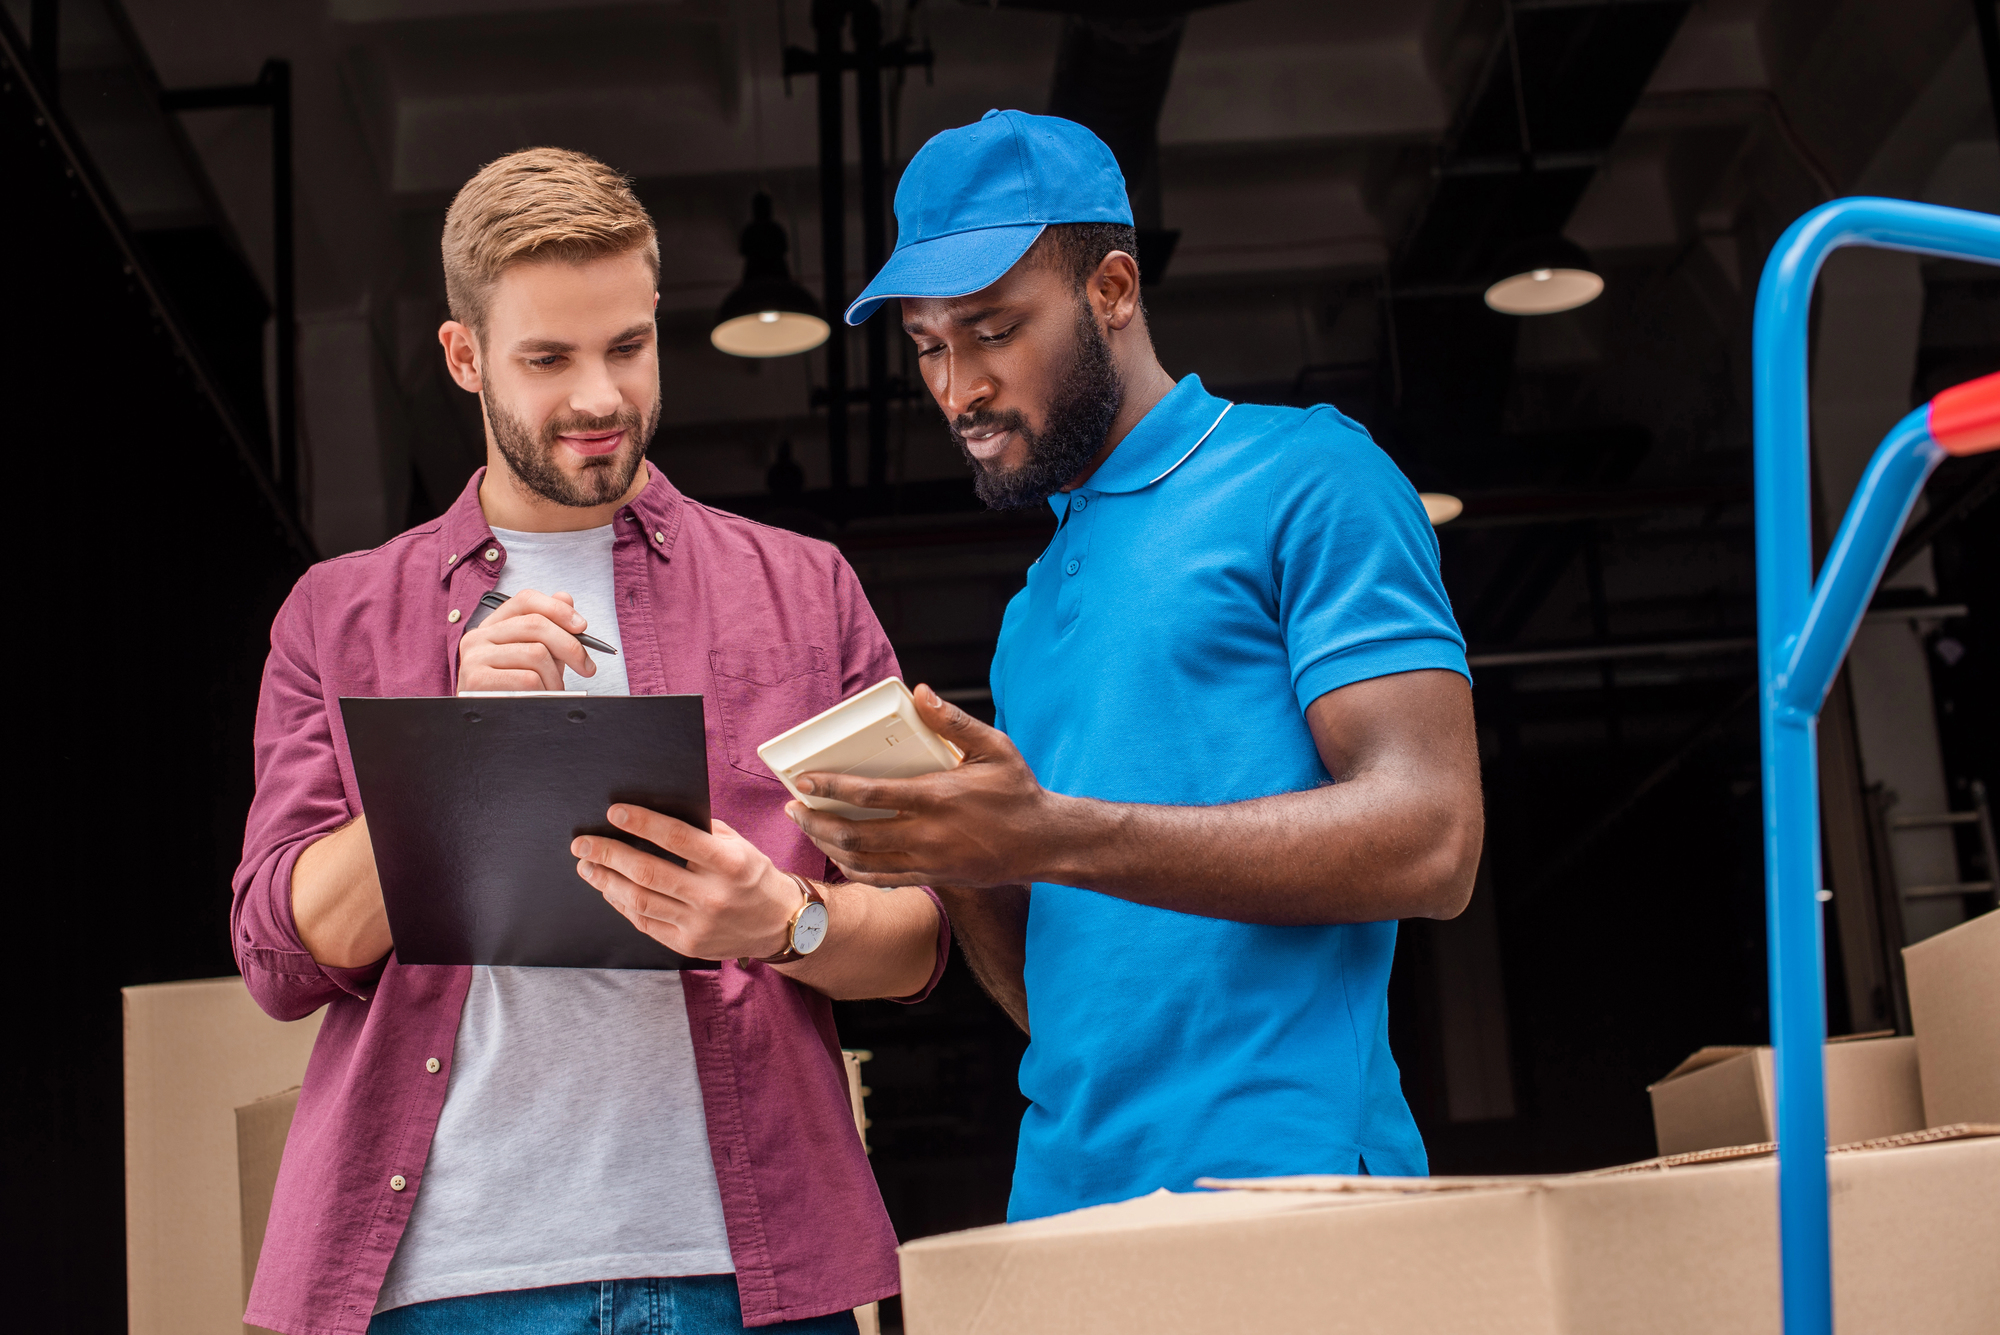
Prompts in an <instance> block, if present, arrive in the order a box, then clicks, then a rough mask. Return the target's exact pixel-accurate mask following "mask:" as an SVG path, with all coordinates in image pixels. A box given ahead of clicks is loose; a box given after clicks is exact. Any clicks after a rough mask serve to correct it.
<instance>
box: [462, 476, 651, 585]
mask: <svg viewBox="0 0 2000 1335" xmlns="http://www.w3.org/2000/svg"><path fill="white" fill-rule="evenodd" d="M646 472H647V474H648V477H647V480H646V485H645V487H644V489H643V490H641V491H640V492H639V494H638V495H637V496H634V497H633V498H632V502H631V504H629V505H626V506H623V507H621V508H620V509H619V510H618V513H617V514H616V515H615V516H613V518H612V521H611V522H612V523H614V524H617V523H627V522H629V523H636V524H638V525H639V526H640V528H641V529H642V530H643V531H644V535H645V544H646V547H647V549H648V550H649V551H651V552H652V553H653V554H654V555H655V556H658V557H660V558H662V559H666V558H667V556H668V554H669V553H671V552H672V551H673V549H674V540H675V539H676V538H678V537H679V536H680V531H681V510H682V507H683V506H684V505H685V504H686V498H685V497H684V496H682V495H681V493H680V491H679V490H678V489H677V488H676V487H675V486H674V484H673V483H671V482H669V481H667V475H666V474H665V473H663V472H661V471H660V466H659V465H658V464H656V463H653V462H652V461H651V460H648V461H647V463H646ZM485 479H486V469H485V468H484V467H483V466H482V467H480V468H477V469H474V470H473V473H472V480H471V481H469V482H467V483H466V484H465V490H464V491H462V492H460V493H459V494H458V499H457V500H456V501H453V502H452V505H451V508H450V509H449V510H447V511H445V512H444V518H443V519H442V521H441V522H440V524H439V526H438V537H439V541H438V552H437V568H438V580H439V582H440V583H446V582H449V581H450V579H451V576H452V572H454V571H456V570H458V569H459V568H460V567H461V566H464V565H466V564H467V563H468V561H469V559H470V558H472V557H473V555H474V554H475V553H477V552H479V551H480V550H482V549H483V547H484V545H485V544H488V543H491V542H492V541H493V526H492V525H491V524H489V523H487V522H486V511H485V510H483V509H481V508H480V505H479V484H480V483H481V482H483V481H485ZM628 516H629V518H628Z"/></svg>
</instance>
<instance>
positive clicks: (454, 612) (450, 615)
mask: <svg viewBox="0 0 2000 1335" xmlns="http://www.w3.org/2000/svg"><path fill="white" fill-rule="evenodd" d="M444 619H445V620H446V621H449V622H450V623H451V624H452V625H454V626H456V625H457V624H458V609H457V608H456V607H454V608H452V609H451V611H449V612H447V613H446V614H445V618H444Z"/></svg>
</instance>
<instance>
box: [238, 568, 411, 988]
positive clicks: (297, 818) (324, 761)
mask: <svg viewBox="0 0 2000 1335" xmlns="http://www.w3.org/2000/svg"><path fill="white" fill-rule="evenodd" d="M312 578H313V576H312V573H311V572H308V573H307V574H306V575H305V576H304V577H303V578H302V579H300V580H299V582H298V584H297V585H296V586H295V587H294V588H293V589H292V593H291V596H290V597H289V598H287V599H286V600H285V605H284V607H283V608H281V609H280V610H279V612H278V618H277V620H276V621H275V622H274V623H273V624H272V626H271V656H270V658H269V659H267V660H266V661H265V664H264V683H263V689H262V691H261V693H260V694H259V696H258V700H257V729H256V742H255V761H254V763H255V770H256V782H257V792H256V796H255V797H253V798H252V799H251V802H250V818H249V821H248V822H247V824H246V825H245V827H244V832H243V861H242V862H241V864H240V865H238V867H237V868H236V875H235V877H234V878H233V880H232V888H233V890H234V893H235V899H234V903H233V904H232V905H231V907H230V913H229V934H230V945H231V948H232V949H233V950H234V951H235V953H236V965H237V967H238V968H239V969H241V970H242V972H243V981H244V983H245V984H246V985H247V986H248V987H249V989H250V995H251V996H252V997H254V998H256V1001H257V1004H258V1005H259V1006H262V1007H263V1008H264V1009H265V1011H267V1012H268V1013H270V1014H271V1015H272V1016H274V1017H276V1018H277V1019H280V1020H296V1019H299V1018H301V1017H303V1016H306V1015H310V1014H311V1013H312V1012H313V1011H315V1010H318V1009H319V1008H320V1007H321V1006H324V1005H325V1004H326V1003H327V1002H329V1001H332V1000H333V999H335V998H336V997H338V996H340V995H341V994H342V993H352V994H353V995H356V996H366V995H367V993H366V991H364V989H365V988H367V987H368V986H369V985H370V984H371V983H372V982H373V981H374V979H375V977H376V976H377V975H379V974H380V972H381V966H380V965H379V964H377V965H375V966H373V967H371V968H367V969H333V968H326V967H322V966H321V965H320V964H319V963H317V962H316V961H315V960H314V959H313V957H312V955H311V953H310V952H308V951H307V950H306V948H305V943H304V942H303V941H301V940H300V939H299V931H298V926H297V925H296V924H295V923H294V922H293V921H292V869H293V867H294V866H296V865H297V863H298V860H299V854H301V853H303V852H304V851H305V850H306V848H307V847H308V846H309V845H311V844H312V843H313V842H314V841H315V840H317V839H320V838H322V837H324V836H326V835H328V834H331V833H332V832H333V831H335V830H337V829H339V828H340V827H341V826H343V825H345V824H347V823H348V822H349V821H350V820H352V819H354V817H355V816H356V815H357V814H358V813H357V812H356V811H354V810H353V809H352V807H350V805H349V803H348V800H347V793H346V790H345V788H344V786H343V785H342V783H341V778H340V767H339V763H338V761H337V759H336V758H335V755H334V745H333V724H332V720H331V719H330V718H329V717H328V714H327V705H326V698H325V696H324V694H323V692H322V690H321V685H320V678H319V672H318V667H317V658H316V655H315V648H314V637H313V618H312V588H311V581H312Z"/></svg>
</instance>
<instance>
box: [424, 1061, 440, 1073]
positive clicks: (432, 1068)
mask: <svg viewBox="0 0 2000 1335" xmlns="http://www.w3.org/2000/svg"><path fill="white" fill-rule="evenodd" d="M424 1069H425V1070H426V1071H429V1072H430V1073H431V1074H432V1075H436V1074H437V1073H438V1059H437V1058H436V1057H432V1058H430V1059H429V1060H427V1061H426V1062H425V1063H424Z"/></svg>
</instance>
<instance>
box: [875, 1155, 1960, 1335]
mask: <svg viewBox="0 0 2000 1335" xmlns="http://www.w3.org/2000/svg"><path fill="white" fill-rule="evenodd" d="M1928 1134H1933V1135H1935V1134H1936V1133H1928ZM1829 1166H1830V1172H1831V1175H1832V1187H1833V1242H1834V1273H1835V1290H1836V1293H1835V1304H1836V1312H1837V1317H1838V1321H1839V1326H1840V1331H1841V1335H1907V1333H1908V1332H1914V1331H1922V1332H1924V1335H1988V1333H1989V1332H1991V1331H1992V1330H1993V1329H1994V1328H1995V1320H1996V1317H2000V1266H1996V1265H1994V1264H1993V1253H1994V1245H1995V1237H1996V1229H2000V1137H1993V1136H1988V1137H1986V1138H1981V1139H1955V1140H1948V1141H1941V1142H1938V1143H1928V1144H1920V1145H1914V1146H1905V1147H1900V1148H1887V1149H1858V1150H1853V1151H1848V1152H1843V1153H1837V1154H1835V1155H1833V1156H1832V1157H1831V1159H1830V1160H1829ZM1636 1167H1637V1168H1638V1169H1639V1171H1614V1172H1609V1173H1592V1174H1578V1175H1574V1176H1568V1177H1554V1178H1429V1179H1426V1178H1405V1179H1392V1178H1367V1177H1353V1178H1278V1179H1271V1180H1268V1181H1264V1182H1257V1183H1247V1184H1246V1183H1237V1184H1218V1185H1226V1186H1234V1187H1237V1188H1239V1189H1235V1190H1221V1191H1214V1192H1196V1193H1190V1194H1183V1195H1170V1194H1168V1193H1165V1192H1161V1193H1158V1194H1156V1195H1153V1196H1147V1197H1142V1198H1141V1199H1139V1200H1134V1201H1127V1202H1124V1203H1123V1204H1119V1205H1106V1206H1099V1207H1097V1208H1096V1209H1090V1210H1079V1211H1077V1212H1075V1213H1073V1214H1066V1215H1058V1216H1056V1217H1054V1218H1052V1219H1042V1220H1035V1221H1032V1222H1029V1223H1023V1224H1003V1225H999V1226H996V1227H992V1228H981V1229H972V1230H969V1231H967V1232H963V1233H952V1234H946V1235H944V1236H942V1237H935V1238H925V1239H922V1240H921V1241H917V1242H912V1243H910V1244H908V1245H906V1246H904V1247H903V1248H902V1250H901V1257H902V1267H903V1321H904V1329H905V1330H906V1331H907V1332H908V1335H1039V1333H1040V1332H1048V1333H1049V1335H1057V1333H1058V1332H1060V1333H1061V1335H1224V1333H1225V1332H1237V1331H1240V1332H1245V1333H1246V1335H1248V1333H1249V1332H1260V1333H1261V1332H1269V1331H1311V1332H1315V1335H1384V1333H1386V1332H1394V1333H1395V1335H1466V1333H1467V1332H1479V1333H1480V1335H1666V1332H1687V1331H1700V1332H1702V1333H1703V1335H1778V1332H1779V1330H1780V1325H1781V1321H1780V1314H1779V1302H1778V1259H1777V1258H1778V1243H1777V1174H1776V1164H1775V1161H1774V1160H1772V1159H1771V1158H1770V1157H1768V1156H1760V1157H1755V1158H1738V1159H1730V1160H1725V1161H1722V1162H1716V1163H1707V1164H1699V1165H1683V1166H1671V1167H1666V1166H1660V1165H1659V1164H1658V1163H1657V1162H1656V1164H1655V1165H1652V1166H1648V1165H1638V1166H1636Z"/></svg>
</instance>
